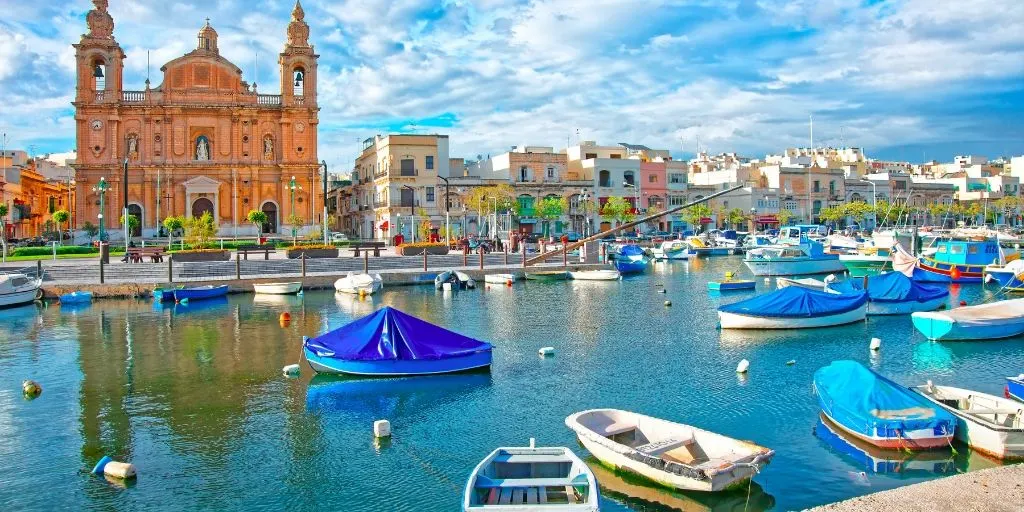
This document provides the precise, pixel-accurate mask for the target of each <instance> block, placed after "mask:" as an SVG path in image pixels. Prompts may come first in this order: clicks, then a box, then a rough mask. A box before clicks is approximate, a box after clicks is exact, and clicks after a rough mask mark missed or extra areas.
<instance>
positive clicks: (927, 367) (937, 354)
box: [912, 341, 953, 373]
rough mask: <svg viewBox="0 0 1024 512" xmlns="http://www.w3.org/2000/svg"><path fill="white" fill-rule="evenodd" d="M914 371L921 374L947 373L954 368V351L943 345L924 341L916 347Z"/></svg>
mask: <svg viewBox="0 0 1024 512" xmlns="http://www.w3.org/2000/svg"><path fill="white" fill-rule="evenodd" d="M912 357H913V361H914V369H915V370H917V371H919V372H929V373H931V372H937V371H938V372H941V373H947V372H948V371H949V370H950V369H951V368H952V366H953V351H952V350H950V348H949V347H948V346H946V345H944V344H942V343H937V342H934V341H924V342H921V343H918V344H917V345H916V346H914V353H913V356H912Z"/></svg>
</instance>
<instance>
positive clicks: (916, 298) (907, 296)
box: [827, 272, 949, 315]
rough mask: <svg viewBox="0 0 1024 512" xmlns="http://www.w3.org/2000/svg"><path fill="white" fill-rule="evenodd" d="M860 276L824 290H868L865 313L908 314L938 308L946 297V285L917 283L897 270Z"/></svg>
mask: <svg viewBox="0 0 1024 512" xmlns="http://www.w3.org/2000/svg"><path fill="white" fill-rule="evenodd" d="M863 282H864V281H863V280H862V279H847V280H846V281H840V282H838V283H830V284H828V285H827V287H828V289H830V290H833V291H837V292H840V293H857V292H861V291H867V292H868V315H909V314H911V313H915V312H917V311H933V310H936V309H939V308H940V307H942V306H944V305H945V304H946V301H948V300H949V290H948V289H947V288H943V287H939V286H935V285H927V284H921V283H918V282H917V281H914V280H913V279H911V278H909V277H907V276H905V275H903V274H902V273H900V272H887V273H884V274H879V275H876V276H868V277H867V285H868V286H867V289H866V290H865V289H864V285H863V284H862V283H863Z"/></svg>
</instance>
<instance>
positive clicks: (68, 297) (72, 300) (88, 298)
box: [60, 291, 92, 306]
mask: <svg viewBox="0 0 1024 512" xmlns="http://www.w3.org/2000/svg"><path fill="white" fill-rule="evenodd" d="M60 303H61V305H68V306H70V305H84V304H92V292H85V291H75V292H71V293H65V294H64V295H61V296H60Z"/></svg>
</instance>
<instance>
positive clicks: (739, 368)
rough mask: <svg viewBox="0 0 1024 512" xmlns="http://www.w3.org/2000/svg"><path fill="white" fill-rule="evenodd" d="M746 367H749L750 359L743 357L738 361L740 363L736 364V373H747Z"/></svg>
mask: <svg viewBox="0 0 1024 512" xmlns="http://www.w3.org/2000/svg"><path fill="white" fill-rule="evenodd" d="M748 368H750V361H747V360H746V359H744V360H742V361H740V364H738V365H736V373H747V369H748Z"/></svg>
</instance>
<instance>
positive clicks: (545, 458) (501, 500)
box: [462, 446, 601, 512]
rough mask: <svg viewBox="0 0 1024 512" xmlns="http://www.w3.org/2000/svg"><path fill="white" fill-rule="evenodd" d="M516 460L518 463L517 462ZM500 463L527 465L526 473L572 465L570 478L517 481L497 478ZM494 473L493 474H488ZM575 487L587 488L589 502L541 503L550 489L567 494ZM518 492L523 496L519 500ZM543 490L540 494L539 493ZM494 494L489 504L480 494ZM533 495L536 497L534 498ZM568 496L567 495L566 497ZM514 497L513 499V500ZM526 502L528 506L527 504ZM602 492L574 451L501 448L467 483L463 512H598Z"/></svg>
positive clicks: (517, 479)
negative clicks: (495, 470) (555, 466)
mask: <svg viewBox="0 0 1024 512" xmlns="http://www.w3.org/2000/svg"><path fill="white" fill-rule="evenodd" d="M513 461H515V462H513ZM496 464H515V465H517V466H520V467H523V466H526V469H527V470H526V471H522V472H523V473H530V474H533V473H534V472H535V471H538V469H540V468H543V469H540V471H545V470H550V469H551V467H552V466H554V465H558V466H564V465H568V470H567V471H568V476H567V477H566V478H560V477H559V478H543V477H539V476H538V477H533V476H526V477H520V478H515V479H504V478H493V476H494V473H493V472H492V471H494V468H493V467H492V465H496ZM488 470H490V471H488ZM573 488H577V489H579V488H584V489H585V490H584V492H585V493H586V499H585V500H584V499H580V500H579V501H575V502H573V503H561V504H555V503H553V502H551V501H548V500H549V498H546V497H545V498H542V500H538V496H539V495H543V496H547V492H548V490H549V489H551V490H561V489H565V490H566V491H567V492H569V491H571V490H572V489H573ZM517 491H518V494H519V497H518V498H515V497H514V496H515V495H516V493H517ZM538 491H539V492H538ZM481 492H482V493H488V492H489V493H490V496H491V497H492V500H493V501H490V502H485V500H483V499H480V496H483V495H481V494H479V493H481ZM530 496H532V498H531V497H530ZM565 496H567V495H563V498H564V497H565ZM510 498H511V499H510ZM524 501H525V503H524ZM600 502H601V490H600V487H599V486H598V483H597V478H596V477H595V476H594V473H593V471H592V470H591V469H590V467H589V466H587V465H586V464H585V463H584V462H583V461H582V460H581V459H580V458H579V457H578V456H576V454H574V453H573V452H572V450H570V449H568V448H564V447H554V448H534V447H532V446H531V447H529V448H498V449H497V450H494V451H493V452H491V453H490V455H488V456H487V457H486V458H484V460H482V461H480V463H479V464H477V466H476V467H475V468H473V472H472V473H470V475H469V478H468V479H467V480H466V488H465V490H464V491H463V494H462V511H463V512H483V511H510V512H535V511H538V510H551V511H553V512H598V510H599V509H600Z"/></svg>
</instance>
